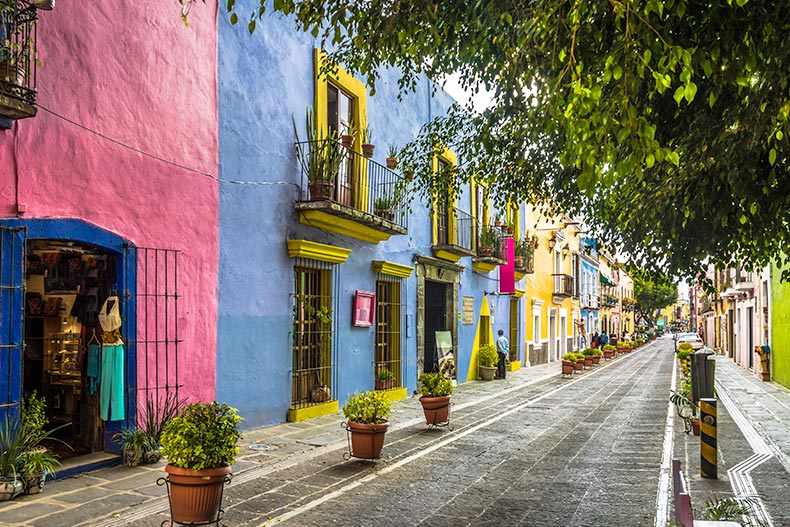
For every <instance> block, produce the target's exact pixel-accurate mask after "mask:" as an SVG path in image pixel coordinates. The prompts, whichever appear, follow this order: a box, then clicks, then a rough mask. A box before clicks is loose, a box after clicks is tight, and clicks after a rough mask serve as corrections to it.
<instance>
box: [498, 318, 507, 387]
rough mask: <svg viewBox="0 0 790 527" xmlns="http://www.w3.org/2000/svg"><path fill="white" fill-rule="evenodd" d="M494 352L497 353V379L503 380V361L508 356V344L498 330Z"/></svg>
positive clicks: (502, 333)
mask: <svg viewBox="0 0 790 527" xmlns="http://www.w3.org/2000/svg"><path fill="white" fill-rule="evenodd" d="M496 351H497V353H499V364H497V372H496V373H497V378H498V379H504V378H505V361H506V360H507V357H508V355H509V354H510V343H509V342H508V341H507V337H506V336H505V332H504V331H502V330H501V329H500V330H499V338H497V339H496Z"/></svg>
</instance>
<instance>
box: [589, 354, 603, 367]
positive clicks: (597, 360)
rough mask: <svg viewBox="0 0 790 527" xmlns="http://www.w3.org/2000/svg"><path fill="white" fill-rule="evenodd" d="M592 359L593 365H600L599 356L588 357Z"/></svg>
mask: <svg viewBox="0 0 790 527" xmlns="http://www.w3.org/2000/svg"><path fill="white" fill-rule="evenodd" d="M590 356H591V357H592V361H593V364H595V365H596V366H598V365H599V364H600V363H601V356H600V355H590Z"/></svg>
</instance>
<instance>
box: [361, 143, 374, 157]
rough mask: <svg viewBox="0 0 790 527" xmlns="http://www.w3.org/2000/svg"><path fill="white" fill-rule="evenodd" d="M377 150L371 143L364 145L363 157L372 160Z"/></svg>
mask: <svg viewBox="0 0 790 527" xmlns="http://www.w3.org/2000/svg"><path fill="white" fill-rule="evenodd" d="M375 150H376V146H375V145H371V144H370V143H363V144H362V155H363V156H365V157H367V158H368V159H370V158H371V157H373V152H374V151H375Z"/></svg>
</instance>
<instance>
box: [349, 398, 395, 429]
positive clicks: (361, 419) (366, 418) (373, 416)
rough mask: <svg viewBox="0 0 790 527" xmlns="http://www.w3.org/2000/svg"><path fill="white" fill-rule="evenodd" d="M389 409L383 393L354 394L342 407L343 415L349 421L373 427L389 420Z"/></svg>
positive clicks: (389, 405)
mask: <svg viewBox="0 0 790 527" xmlns="http://www.w3.org/2000/svg"><path fill="white" fill-rule="evenodd" d="M391 408H392V403H391V402H390V400H389V399H388V398H387V396H386V395H385V394H384V392H380V391H379V392H377V391H372V392H354V395H352V396H351V397H349V399H348V401H347V402H346V404H345V405H344V406H343V415H344V416H345V417H346V419H348V420H349V421H354V422H355V423H363V424H369V425H373V424H379V423H383V422H385V421H386V420H387V419H389V416H390V409H391Z"/></svg>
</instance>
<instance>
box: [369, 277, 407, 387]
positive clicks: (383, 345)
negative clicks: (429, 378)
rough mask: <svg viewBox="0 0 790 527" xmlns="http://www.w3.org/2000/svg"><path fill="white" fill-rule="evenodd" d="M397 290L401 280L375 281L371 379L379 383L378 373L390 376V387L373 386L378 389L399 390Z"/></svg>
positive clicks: (399, 353)
mask: <svg viewBox="0 0 790 527" xmlns="http://www.w3.org/2000/svg"><path fill="white" fill-rule="evenodd" d="M401 286H402V280H401V279H399V278H394V277H392V276H385V275H380V276H379V278H378V279H377V280H376V353H375V360H376V366H375V375H376V379H381V377H382V376H381V372H382V371H383V370H385V369H386V370H388V371H390V372H392V374H393V381H394V382H392V383H391V384H392V386H389V385H388V384H386V383H376V384H377V387H381V388H390V387H396V386H402V380H401V313H402V310H401Z"/></svg>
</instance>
